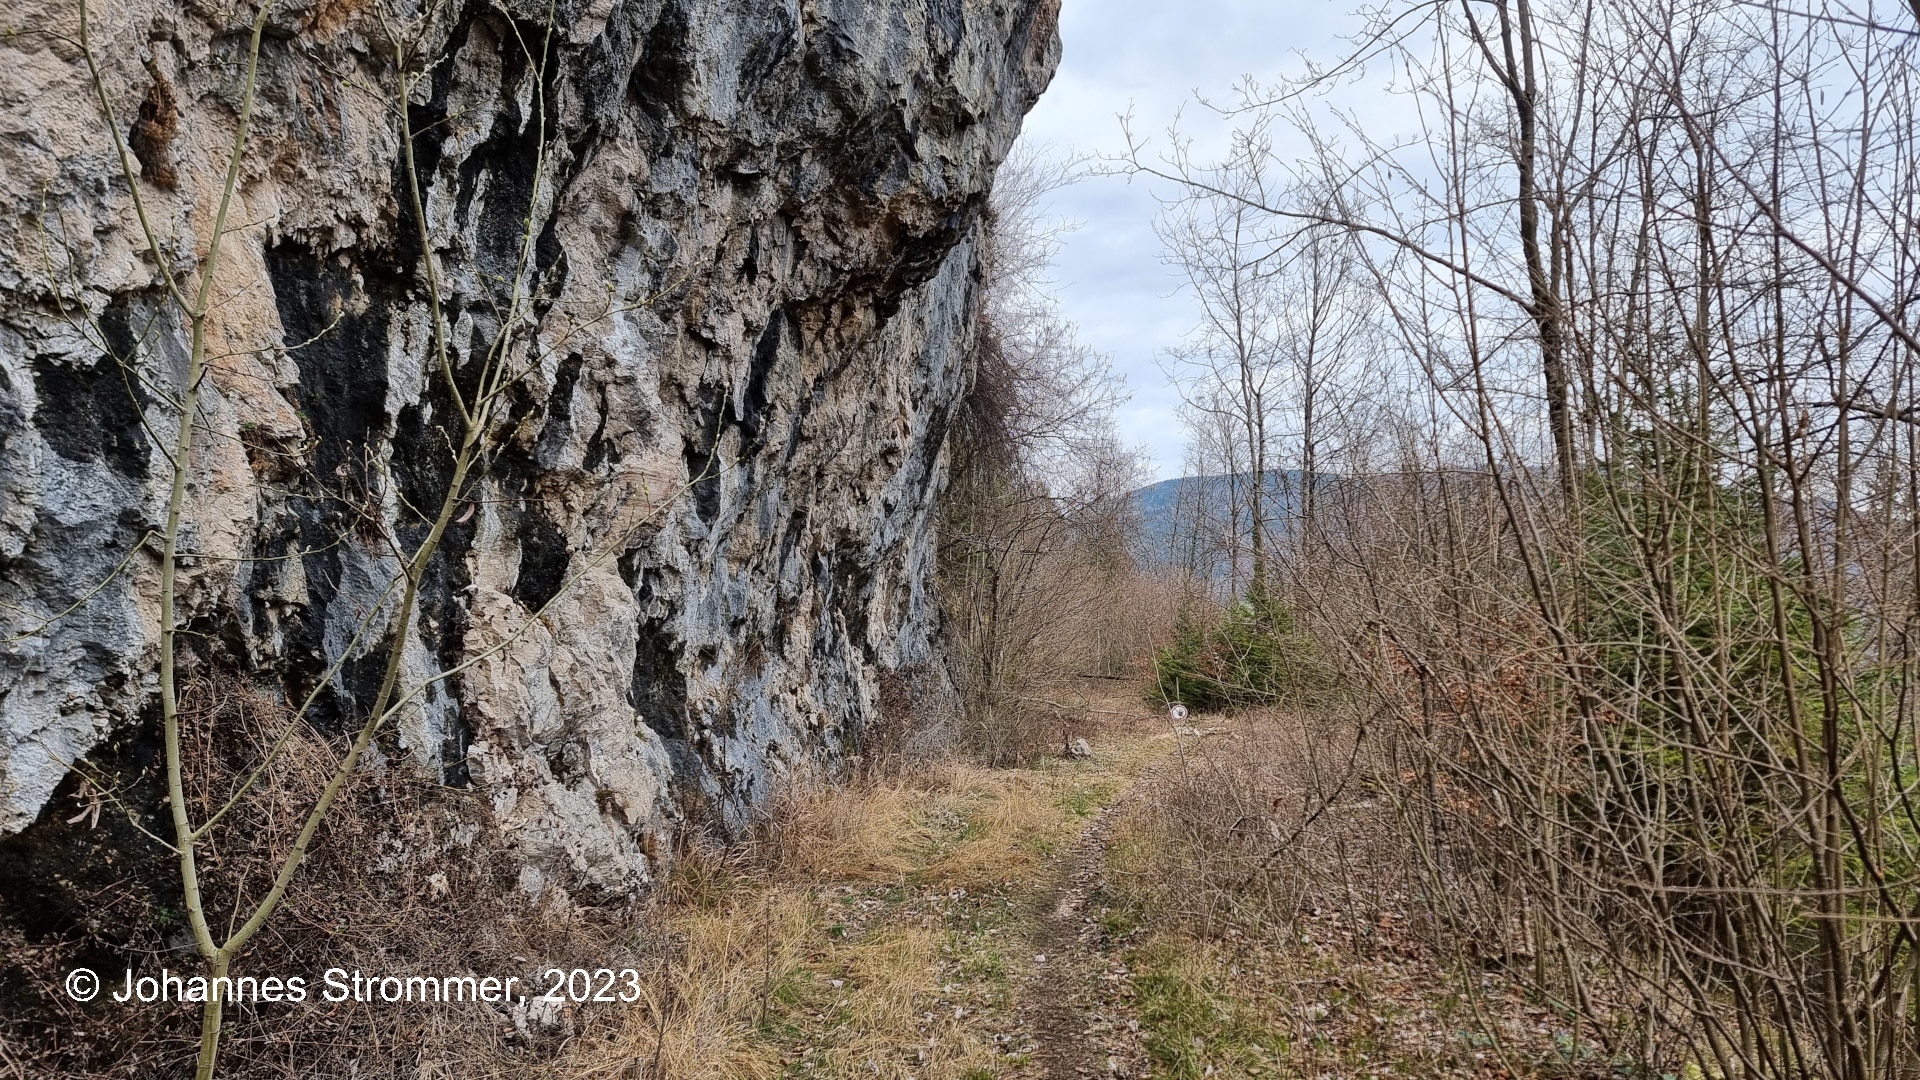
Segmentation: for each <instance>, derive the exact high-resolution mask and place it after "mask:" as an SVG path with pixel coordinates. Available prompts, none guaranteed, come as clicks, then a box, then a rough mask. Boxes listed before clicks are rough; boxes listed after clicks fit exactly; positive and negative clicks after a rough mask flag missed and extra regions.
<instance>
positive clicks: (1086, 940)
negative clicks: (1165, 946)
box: [1016, 780, 1146, 1080]
mask: <svg viewBox="0 0 1920 1080" xmlns="http://www.w3.org/2000/svg"><path fill="white" fill-rule="evenodd" d="M1140 785H1141V781H1140V780H1135V781H1134V783H1133V784H1132V785H1130V786H1129V787H1128V788H1127V789H1125V790H1124V791H1122V792H1121V793H1120V795H1119V796H1118V797H1117V798H1115V799H1114V800H1113V801H1112V802H1109V803H1108V804H1107V805H1106V806H1104V807H1102V808H1101V809H1100V811H1099V812H1098V813H1096V814H1095V815H1094V816H1093V818H1092V819H1091V820H1090V821H1088V823H1087V825H1086V828H1085V829H1083V830H1082V831H1081V833H1080V835H1079V837H1078V838H1077V839H1076V840H1075V841H1074V844H1073V846H1072V847H1071V848H1070V849H1068V851H1067V852H1066V853H1065V854H1064V855H1063V856H1062V857H1061V859H1060V863H1059V866H1058V868H1057V875H1058V876H1057V879H1056V882H1055V884H1054V887H1053V888H1052V889H1051V890H1050V891H1048V892H1046V893H1044V894H1043V895H1042V897H1041V898H1040V903H1039V904H1038V911H1037V912H1036V921H1035V927H1034V931H1033V934H1032V937H1031V939H1030V943H1031V945H1032V949H1033V952H1032V955H1031V957H1030V959H1029V961H1028V963H1029V965H1030V967H1029V970H1028V971H1027V973H1026V977H1025V978H1024V979H1023V980H1021V983H1020V988H1019V994H1020V1004H1019V1005H1018V1007H1017V1008H1016V1015H1017V1016H1018V1017H1019V1019H1020V1022H1021V1027H1022V1028H1023V1029H1024V1030H1025V1031H1026V1032H1027V1034H1028V1036H1029V1038H1030V1039H1031V1040H1032V1045H1033V1048H1034V1049H1033V1059H1032V1060H1033V1064H1034V1065H1036V1066H1038V1068H1039V1070H1040V1071H1039V1072H1038V1074H1037V1075H1040V1076H1044V1077H1047V1078H1048V1080H1074V1078H1078V1077H1088V1076H1144V1075H1146V1052H1145V1050H1144V1049H1143V1048H1142V1046H1141V1044H1140V1028H1139V1023H1138V1021H1137V1020H1135V1019H1134V1018H1133V1017H1132V1016H1130V1015H1129V1009H1128V1008H1127V1004H1126V1001H1125V996H1126V995H1125V991H1126V990H1127V989H1128V988H1129V987H1128V980H1127V972H1126V969H1125V967H1124V966H1123V965H1121V964H1120V963H1119V962H1118V961H1117V960H1116V958H1115V957H1114V956H1113V955H1112V954H1111V952H1110V950H1109V948H1108V942H1107V941H1106V940H1105V934H1104V931H1103V930H1102V928H1101V925H1100V921H1099V919H1098V918H1097V915H1098V912H1097V911H1096V910H1095V908H1094V904H1095V901H1096V898H1097V895H1098V893H1099V890H1100V886H1101V881H1102V878H1103V876H1104V874H1105V872H1106V860H1107V845H1108V844H1109V842H1110V840H1111V837H1112V831H1113V823H1114V819H1115V818H1116V817H1117V816H1118V815H1119V814H1120V813H1121V812H1122V811H1123V810H1124V808H1125V806H1126V805H1127V803H1128V802H1129V801H1130V800H1131V799H1132V798H1133V797H1134V796H1135V792H1137V791H1138V790H1139V789H1140Z"/></svg>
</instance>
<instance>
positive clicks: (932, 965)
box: [556, 738, 1156, 1080]
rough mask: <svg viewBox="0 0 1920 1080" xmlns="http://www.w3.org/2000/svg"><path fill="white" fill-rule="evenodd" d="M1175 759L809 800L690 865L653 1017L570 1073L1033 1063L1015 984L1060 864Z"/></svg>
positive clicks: (884, 1070) (904, 785) (808, 795)
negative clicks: (1085, 834) (1026, 1054)
mask: <svg viewBox="0 0 1920 1080" xmlns="http://www.w3.org/2000/svg"><path fill="white" fill-rule="evenodd" d="M1155 752H1156V750H1155V748H1154V747H1153V746H1151V745H1149V744H1148V743H1147V742H1146V741H1145V740H1141V739H1137V738H1136V739H1131V740H1111V741H1105V742H1103V746H1102V752H1101V754H1100V756H1099V757H1098V758H1097V759H1096V760H1095V761H1093V762H1079V763H1068V762H1059V761H1051V762H1046V763H1043V764H1041V765H1039V766H1036V767H1033V768H1026V769H985V768H979V767H974V766H969V765H964V764H955V763H941V764H936V765H929V766H926V767H924V768H921V769H918V770H916V771H914V772H911V773H909V774H906V775H901V776H894V777H889V778H885V779H880V780H873V781H869V782H866V783H863V784H860V785H857V786H854V787H849V788H819V789H815V790H810V791H804V792H799V793H795V794H793V795H791V796H789V797H788V798H786V799H785V800H783V801H782V803H781V804H780V805H779V806H778V807H777V808H776V813H775V814H774V816H773V817H772V819H771V820H770V821H769V822H768V823H767V824H766V827H765V828H764V829H763V830H762V833H761V837H760V839H759V840H758V841H756V842H755V843H754V844H753V845H751V846H750V847H749V848H747V849H746V850H736V851H733V852H730V853H720V852H712V851H704V852H703V851H694V852H691V853H689V854H688V855H687V856H686V857H685V858H683V860H682V862H681V864H680V866H679V868H678V870H677V871H676V875H675V879H674V882H673V885H672V887H671V889H670V890H669V892H668V896H667V898H666V900H665V902H664V903H663V905H662V907H661V908H660V909H659V911H658V912H657V924H656V925H657V930H656V933H657V934H658V935H659V937H660V940H661V941H662V942H664V943H665V944H664V947H663V948H662V949H661V954H662V960H661V962H660V963H659V964H658V965H657V966H656V967H654V968H653V969H652V970H651V971H650V972H649V973H648V977H647V980H646V991H647V992H646V996H645V997H644V998H643V1006H642V1007H640V1008H636V1009H634V1010H633V1011H632V1012H630V1013H628V1014H627V1015H626V1016H625V1017H624V1018H623V1019H622V1020H621V1021H620V1022H619V1024H618V1026H617V1029H616V1030H614V1031H612V1032H611V1034H610V1036H609V1037H603V1038H595V1039H591V1040H580V1041H578V1042H576V1044H575V1045H574V1047H573V1048H572V1049H571V1052H570V1053H569V1054H568V1055H567V1057H566V1058H565V1060H564V1061H563V1062H562V1063H561V1064H560V1066H559V1067H558V1068H557V1071H556V1074H557V1075H564V1076H566V1077H569V1078H578V1080H588V1078H601V1077H606V1078H613V1077H656V1076H657V1077H673V1078H683V1077H684V1078H689V1080H693V1078H707V1077H712V1078H719V1077H769V1076H778V1075H786V1076H822V1077H852V1076H863V1077H864V1076H876V1077H898V1078H902V1080H904V1078H907V1077H915V1078H920V1080H968V1078H977V1077H985V1076H993V1075H1004V1072H1003V1070H1004V1069H1006V1068H1008V1067H1013V1068H1018V1067H1019V1066H1020V1062H1021V1061H1022V1060H1023V1059H1022V1053H1021V1051H1022V1047H1021V1046H1020V1045H1018V1044H1017V1043H1018V1041H1017V1040H1016V1039H1015V1038H1014V1037H1013V1034H1012V1033H1013V1030H1014V1027H1015V1026H1016V1025H1015V1021H1014V1018H1013V1015H1012V1007H1013V1004H1014V987H1013V985H1012V979H1013V976H1014V973H1015V972H1016V971H1017V970H1018V969H1019V967H1020V964H1021V962H1022V961H1023V960H1024V959H1025V958H1024V957H1023V956H1021V955H1019V952H1020V950H1021V949H1022V948H1023V946H1022V945H1021V944H1020V943H1021V941H1022V940H1023V939H1024V934H1025V932H1026V926H1025V920H1026V919H1027V918H1028V917H1029V915H1030V906H1031V905H1030V899H1031V895H1032V894H1033V893H1034V892H1035V890H1037V889H1038V888H1039V887H1040V885H1041V883H1042V882H1043V880H1044V879H1045V877H1046V875H1047V859H1048V857H1049V856H1050V855H1052V854H1054V853H1056V852H1058V851H1059V850H1061V848H1062V847H1063V845H1065V844H1066V843H1067V842H1068V841H1070V840H1071V838H1072V837H1073V836H1074V835H1075V834H1076V833H1077V832H1078V830H1079V828H1080V827H1081V825H1082V824H1083V823H1084V820H1085V818H1086V816H1087V815H1088V814H1089V813H1090V812H1091V811H1092V810H1093V809H1095V808H1097V807H1098V806H1099V805H1102V804H1103V803H1104V802H1105V801H1107V800H1109V799H1111V798H1112V796H1113V795H1114V794H1115V793H1116V792H1118V791H1119V790H1120V789H1121V788H1122V787H1123V786H1124V785H1125V783H1126V782H1127V781H1128V779H1129V778H1131V777H1132V776H1133V775H1135V774H1137V773H1138V771H1139V770H1140V768H1141V767H1142V766H1143V764H1144V763H1145V762H1146V761H1147V760H1149V759H1150V758H1151V757H1152V756H1153V754H1154V753H1155Z"/></svg>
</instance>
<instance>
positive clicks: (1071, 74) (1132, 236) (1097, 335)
mask: <svg viewBox="0 0 1920 1080" xmlns="http://www.w3.org/2000/svg"><path fill="white" fill-rule="evenodd" d="M1355 2H1356V0H1174V2H1169V0H1065V4H1064V10H1063V11H1062V13H1061V25H1060V35H1061V37H1062V38H1063V39H1064V41H1065V44H1066V52H1065V56H1064V58H1063V59H1062V60H1061V63H1060V71H1059V73H1058V74H1057V75H1055V76H1054V79H1053V85H1052V86H1051V87H1049V88H1048V90H1047V92H1046V94H1045V96H1043V97H1042V98H1041V99H1040V104H1039V105H1038V106H1036V107H1035V108H1034V110H1033V112H1032V113H1031V114H1030V115H1028V117H1027V123H1026V129H1025V134H1024V138H1025V139H1026V140H1028V141H1029V142H1031V143H1034V144H1038V145H1041V146H1045V147H1050V148H1051V149H1052V151H1053V152H1055V153H1062V154H1067V153H1075V152H1077V153H1082V154H1092V153H1098V154H1115V153H1118V152H1119V150H1120V149H1121V148H1122V147H1123V146H1124V140H1123V139H1122V137H1121V134H1120V122H1119V120H1118V119H1117V117H1118V115H1119V114H1120V113H1123V112H1126V111H1128V110H1129V108H1130V109H1131V110H1132V112H1133V115H1134V118H1135V123H1134V126H1135V129H1136V131H1138V132H1141V133H1145V134H1150V135H1152V136H1153V137H1154V138H1155V141H1156V142H1161V143H1163V142H1164V141H1165V134H1164V133H1165V130H1166V128H1167V125H1168V124H1169V123H1171V122H1172V121H1173V119H1174V117H1175V114H1176V112H1177V111H1180V110H1182V108H1183V106H1184V113H1185V115H1184V118H1183V123H1182V125H1181V127H1182V130H1183V131H1185V132H1188V133H1190V134H1193V135H1196V136H1197V137H1198V138H1199V144H1200V146H1202V147H1206V146H1209V145H1218V144H1219V142H1220V140H1221V139H1222V137H1223V136H1222V133H1223V131H1224V127H1223V125H1221V124H1220V123H1219V122H1218V121H1217V120H1215V119H1214V118H1213V117H1212V116H1211V115H1210V114H1209V112H1208V110H1207V109H1206V108H1205V107H1204V106H1202V105H1200V104H1199V103H1198V102H1197V101H1196V99H1195V92H1196V91H1198V92H1199V93H1201V94H1203V95H1206V96H1207V97H1208V98H1210V99H1213V100H1215V101H1222V100H1225V99H1227V98H1228V97H1229V96H1230V95H1229V91H1230V90H1231V89H1232V87H1233V86H1234V84H1235V83H1237V82H1238V81H1239V80H1240V77H1241V76H1243V75H1248V74H1251V75H1254V76H1256V77H1259V78H1261V79H1262V80H1270V79H1272V78H1273V77H1275V76H1277V75H1279V74H1281V73H1283V72H1287V71H1292V70H1297V65H1298V63H1299V60H1298V55H1299V54H1300V53H1302V52H1305V53H1307V54H1309V55H1313V56H1316V57H1319V58H1323V59H1324V58H1327V57H1331V56H1333V55H1336V50H1337V49H1338V47H1339V42H1338V39H1337V38H1338V35H1340V34H1342V33H1344V32H1347V31H1348V30H1349V29H1350V28H1351V27H1352V26H1353V25H1354V24H1353V20H1352V18H1351V17H1350V16H1349V14H1348V12H1349V11H1350V10H1351V9H1352V7H1353V6H1354V4H1355ZM1160 193H1161V194H1166V192H1165V191H1164V190H1162V191H1161V192H1160ZM1154 194H1155V192H1154V189H1153V188H1152V187H1151V186H1149V185H1148V184H1146V183H1145V182H1143V181H1134V182H1132V183H1128V182H1127V181H1125V180H1122V179H1117V178H1100V179H1092V180H1087V181H1084V182H1082V183H1080V184H1077V185H1075V186H1073V187H1070V188H1067V189H1065V190H1063V191H1061V192H1059V193H1058V194H1056V195H1055V196H1054V198H1053V211H1054V213H1055V214H1057V215H1058V216H1060V217H1062V218H1067V219H1070V220H1072V221H1075V222H1078V223H1079V228H1078V229H1077V230H1075V231H1074V232H1072V233H1070V234H1069V235H1068V236H1067V237H1066V246H1065V248H1064V250H1063V251H1062V252H1061V255H1060V259H1059V261H1058V264H1057V267H1056V270H1055V278H1056V282H1057V284H1058V289H1059V293H1060V298H1061V302H1062V304H1063V305H1064V307H1065V308H1066V312H1067V315H1068V317H1069V318H1071V319H1072V320H1074V321H1075V322H1076V323H1078V324H1079V327H1080V336H1081V339H1082V340H1083V341H1086V342H1087V343H1088V344H1090V345H1092V346H1093V347H1094V348H1096V349H1099V350H1100V351H1102V352H1104V353H1106V354H1107V355H1108V356H1110V357H1111V358H1112V360H1113V364H1114V368H1115V370H1116V371H1118V372H1119V373H1120V374H1122V375H1123V376H1124V377H1125V378H1126V381H1127V388H1128V390H1129V391H1130V392H1131V393H1132V400H1131V401H1130V402H1129V403H1128V404H1127V405H1125V406H1123V407H1122V409H1121V412H1120V434H1121V437H1122V438H1124V439H1126V440H1127V441H1128V442H1130V443H1136V444H1139V445H1141V446H1143V447H1145V448H1146V450H1147V453H1148V455H1149V457H1150V459H1151V465H1152V467H1153V469H1154V472H1155V474H1156V478H1159V479H1166V478H1170V477H1174V476H1179V475H1180V474H1181V472H1182V471H1183V470H1182V468H1181V458H1182V451H1183V447H1184V437H1183V434H1182V432H1181V430H1180V425H1179V422H1178V420H1177V419H1176V417H1175V407H1176V405H1177V403H1178V397H1177V395H1176V394H1175V392H1174V390H1173V388H1172V387H1171V386H1169V385H1167V380H1166V377H1165V375H1163V374H1162V372H1161V370H1160V366H1159V364H1158V363H1157V357H1158V356H1159V355H1160V354H1161V353H1163V352H1164V351H1165V350H1166V349H1167V348H1169V347H1171V346H1174V345H1177V344H1178V343H1179V342H1180V340H1181V339H1182V338H1183V337H1185V336H1186V334H1187V333H1188V331H1189V330H1190V329H1191V328H1192V327H1193V324H1194V321H1195V313H1194V309H1193V307H1192V304H1191V303H1190V302H1189V300H1188V298H1187V297H1185V296H1183V295H1181V294H1180V292H1179V289H1180V280H1179V278H1178V276H1177V274H1176V273H1175V271H1173V270H1172V269H1171V268H1169V267H1167V266H1166V265H1165V264H1164V263H1163V262H1162V261H1161V257H1160V243H1159V240H1158V239H1156V238H1155V236H1154V233H1153V218H1154V214H1155V213H1156V211H1157V210H1158V209H1159V203H1158V202H1157V201H1156V200H1155V198H1154Z"/></svg>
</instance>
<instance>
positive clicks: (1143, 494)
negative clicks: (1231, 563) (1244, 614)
mask: <svg viewBox="0 0 1920 1080" xmlns="http://www.w3.org/2000/svg"><path fill="white" fill-rule="evenodd" d="M1301 476H1302V474H1301V472H1300V470H1298V469H1283V470H1277V471H1274V472H1269V473H1268V474H1267V484H1266V488H1267V500H1268V506H1269V507H1270V510H1269V515H1270V516H1269V529H1270V530H1272V531H1278V530H1280V529H1282V528H1284V526H1285V518H1286V517H1287V516H1288V515H1289V514H1290V513H1291V512H1292V510H1293V500H1294V496H1295V495H1296V493H1298V492H1299V490H1300V483H1301ZM1252 483H1253V474H1251V473H1213V474H1209V475H1205V476H1180V477H1175V478H1174V479H1172V480H1161V481H1159V482H1158V483H1153V484H1148V485H1147V486H1145V487H1143V488H1138V489H1136V490H1135V491H1134V492H1133V495H1132V499H1133V506H1134V510H1135V511H1136V512H1137V513H1138V514H1139V515H1140V524H1141V530H1140V532H1141V545H1140V546H1141V551H1140V552H1139V554H1140V556H1141V558H1142V559H1143V560H1144V561H1145V562H1146V563H1147V564H1148V565H1154V566H1172V565H1174V564H1176V563H1177V562H1179V561H1180V558H1179V557H1180V555H1181V545H1182V543H1183V542H1189V543H1190V542H1191V537H1192V535H1193V529H1194V524H1195V522H1196V521H1204V522H1207V523H1208V528H1207V530H1206V531H1207V532H1209V533H1213V534H1214V535H1218V532H1217V530H1222V529H1224V528H1225V527H1226V524H1227V522H1228V521H1229V520H1231V511H1232V509H1233V498H1234V493H1235V492H1236V491H1241V490H1244V489H1245V488H1246V487H1247V486H1248V485H1251V484H1252ZM1244 527H1245V526H1244V524H1243V525H1242V528H1244ZM1225 569H1226V568H1225V567H1224V566H1222V567H1216V568H1214V572H1215V573H1216V574H1218V573H1224V572H1225Z"/></svg>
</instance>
